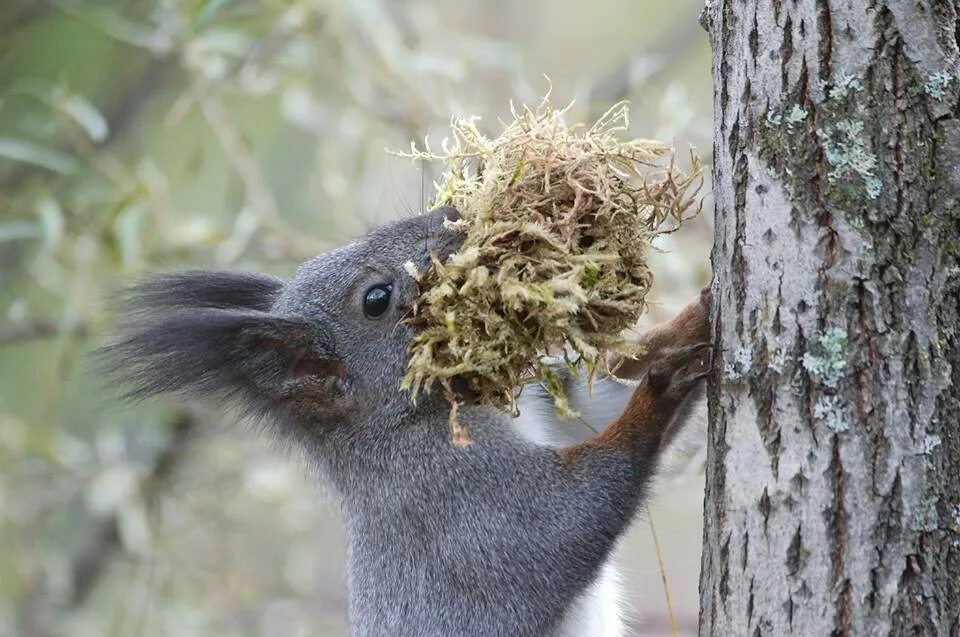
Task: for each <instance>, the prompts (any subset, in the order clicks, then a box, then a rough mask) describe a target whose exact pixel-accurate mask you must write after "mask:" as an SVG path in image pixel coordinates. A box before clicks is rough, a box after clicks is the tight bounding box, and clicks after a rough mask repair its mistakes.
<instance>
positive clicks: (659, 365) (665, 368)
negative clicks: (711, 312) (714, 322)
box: [647, 342, 713, 400]
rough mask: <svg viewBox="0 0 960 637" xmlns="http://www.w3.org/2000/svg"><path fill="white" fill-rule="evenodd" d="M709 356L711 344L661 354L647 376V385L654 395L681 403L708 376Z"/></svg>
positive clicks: (704, 343) (710, 360)
mask: <svg viewBox="0 0 960 637" xmlns="http://www.w3.org/2000/svg"><path fill="white" fill-rule="evenodd" d="M704 352H706V355H704ZM712 354H713V344H712V343H709V342H701V343H694V344H692V345H685V346H683V347H678V348H674V349H671V350H668V351H665V352H663V354H662V356H661V358H660V360H659V361H657V362H656V363H654V365H653V366H652V367H651V368H650V371H649V372H648V373H647V382H648V383H649V384H650V387H651V389H653V390H654V392H656V393H657V394H658V395H661V396H665V397H667V398H671V399H674V400H682V399H683V398H684V397H685V396H686V395H687V393H689V392H690V390H691V389H693V387H694V386H695V385H696V384H697V383H698V382H699V381H701V380H702V379H703V378H705V377H706V376H707V375H708V374H709V373H710V367H711V362H712V359H713V356H712Z"/></svg>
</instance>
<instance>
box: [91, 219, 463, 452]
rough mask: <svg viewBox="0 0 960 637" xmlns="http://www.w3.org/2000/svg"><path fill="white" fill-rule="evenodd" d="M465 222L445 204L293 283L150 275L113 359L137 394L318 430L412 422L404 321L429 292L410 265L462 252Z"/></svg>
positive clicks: (301, 273) (125, 311)
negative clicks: (170, 396) (217, 402)
mask: <svg viewBox="0 0 960 637" xmlns="http://www.w3.org/2000/svg"><path fill="white" fill-rule="evenodd" d="M458 218H459V214H458V213H457V211H456V210H454V209H453V208H450V207H441V208H437V209H435V210H433V211H431V212H429V213H427V214H424V215H420V216H416V217H412V218H409V219H404V220H401V221H397V222H393V223H390V224H387V225H384V226H381V227H379V228H377V229H375V230H373V231H371V232H370V233H368V234H367V235H365V236H363V237H361V238H359V239H357V240H355V241H352V242H351V243H349V244H347V245H345V246H343V247H340V248H337V249H335V250H333V251H331V252H329V253H327V254H323V255H320V256H318V257H316V258H314V259H312V260H310V261H307V262H306V263H304V264H303V265H302V266H300V268H299V269H298V270H297V272H296V274H295V275H294V276H293V278H292V279H291V280H290V281H288V282H284V281H282V280H280V279H276V278H274V277H269V276H264V275H259V274H250V273H243V272H225V271H189V272H183V273H178V274H169V275H158V276H153V277H149V278H147V279H146V280H144V281H143V282H141V283H140V284H138V285H135V286H134V287H132V288H131V289H130V290H129V291H128V293H127V295H126V298H125V300H124V303H123V306H122V313H121V320H120V323H119V330H118V337H117V339H116V340H115V341H114V342H113V343H112V344H110V345H107V346H106V347H104V348H103V349H102V350H101V358H102V360H104V361H105V366H106V368H107V370H108V371H109V372H111V373H112V374H113V375H114V376H115V377H117V378H120V379H122V380H124V381H126V382H128V383H129V384H130V385H131V387H132V389H131V391H130V392H129V396H130V397H133V398H140V397H144V396H148V395H152V394H159V393H175V394H181V395H186V396H189V397H194V398H197V397H199V398H205V399H207V398H211V397H214V398H220V399H229V400H231V402H233V403H234V404H236V405H238V406H239V407H240V408H241V409H243V410H244V411H245V412H248V413H251V414H253V415H254V416H267V415H269V416H271V417H276V416H280V417H281V418H282V419H283V420H285V421H287V422H288V423H289V424H290V425H292V426H294V427H295V428H296V429H302V428H303V427H308V428H309V429H310V430H311V431H312V432H314V433H319V432H320V431H317V428H318V427H319V429H320V430H321V431H322V430H323V429H324V423H326V424H327V426H329V427H336V426H337V425H340V424H347V423H349V424H362V423H364V422H366V421H369V420H370V419H371V416H373V415H375V416H376V420H380V421H382V420H383V416H384V414H390V415H391V416H393V418H394V419H400V418H402V417H403V416H404V414H409V413H410V412H411V411H412V410H414V409H417V408H416V407H414V406H413V405H412V404H411V403H410V400H409V396H408V395H407V394H406V392H402V391H401V390H400V380H401V378H402V377H403V375H404V373H405V371H406V366H407V361H408V353H407V349H408V347H409V344H410V339H411V337H412V331H411V329H410V328H409V327H408V326H407V325H406V324H404V323H403V322H402V320H401V319H402V318H403V317H404V316H405V315H407V314H408V312H409V311H410V308H411V305H412V303H413V301H414V300H415V299H416V297H417V296H418V294H419V290H418V287H417V283H416V281H415V280H414V279H413V277H412V276H411V275H410V274H409V273H408V271H407V269H408V268H409V264H411V263H412V265H413V267H415V268H416V269H417V270H418V271H424V270H426V269H427V268H428V267H429V265H430V258H431V255H435V256H437V257H438V258H441V259H443V258H445V257H446V256H447V255H449V254H451V253H452V252H454V251H455V250H456V249H457V248H458V247H459V246H460V244H461V242H462V240H463V235H462V233H461V232H459V231H458V230H457V229H456V228H453V227H450V226H449V225H448V224H447V223H446V222H447V221H448V220H450V221H455V220H457V219H458ZM428 402H429V401H428ZM420 408H421V409H425V408H429V405H427V404H423V405H421V406H420Z"/></svg>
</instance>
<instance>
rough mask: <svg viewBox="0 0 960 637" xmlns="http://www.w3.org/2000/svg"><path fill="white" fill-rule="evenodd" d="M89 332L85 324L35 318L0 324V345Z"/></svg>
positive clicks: (81, 334)
mask: <svg viewBox="0 0 960 637" xmlns="http://www.w3.org/2000/svg"><path fill="white" fill-rule="evenodd" d="M89 333H90V330H89V328H88V326H87V325H85V324H82V323H79V324H76V325H63V324H62V323H60V322H58V321H51V320H37V321H32V322H29V323H21V324H19V325H0V346H3V345H11V344H14V343H23V342H26V341H33V340H37V339H41V338H51V337H54V336H69V337H79V338H82V337H84V336H87V335H88V334H89Z"/></svg>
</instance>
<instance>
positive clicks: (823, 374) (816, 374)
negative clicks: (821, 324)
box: [803, 327, 847, 389]
mask: <svg viewBox="0 0 960 637" xmlns="http://www.w3.org/2000/svg"><path fill="white" fill-rule="evenodd" d="M803 367H804V369H806V370H807V372H808V373H809V374H810V375H811V376H812V377H813V378H814V379H816V380H817V381H818V382H820V384H822V385H824V386H825V387H830V388H831V389H833V388H836V387H837V385H839V383H840V381H841V380H842V379H843V377H844V376H845V375H846V373H847V332H846V330H844V329H841V328H839V327H832V328H830V329H828V330H827V331H826V332H824V333H823V334H822V335H821V336H820V338H819V339H817V342H816V343H815V344H814V346H813V347H811V348H810V349H809V351H807V352H805V353H804V355H803Z"/></svg>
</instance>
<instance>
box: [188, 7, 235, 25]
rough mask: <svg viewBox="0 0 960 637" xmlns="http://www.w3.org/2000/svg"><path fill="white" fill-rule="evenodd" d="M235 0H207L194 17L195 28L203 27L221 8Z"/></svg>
mask: <svg viewBox="0 0 960 637" xmlns="http://www.w3.org/2000/svg"><path fill="white" fill-rule="evenodd" d="M231 2H233V0H206V2H203V3H201V5H200V9H199V10H198V11H197V13H196V16H194V18H193V28H194V30H196V29H202V28H203V27H205V26H206V25H207V24H209V23H210V22H211V21H212V20H213V18H214V17H216V15H217V14H218V13H220V10H221V9H223V8H225V7H226V6H227V5H229V4H230V3H231Z"/></svg>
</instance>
